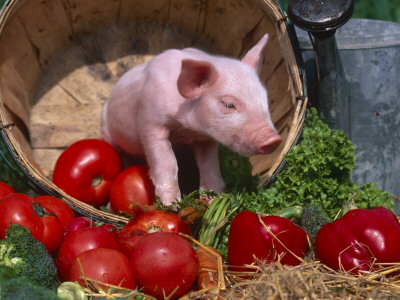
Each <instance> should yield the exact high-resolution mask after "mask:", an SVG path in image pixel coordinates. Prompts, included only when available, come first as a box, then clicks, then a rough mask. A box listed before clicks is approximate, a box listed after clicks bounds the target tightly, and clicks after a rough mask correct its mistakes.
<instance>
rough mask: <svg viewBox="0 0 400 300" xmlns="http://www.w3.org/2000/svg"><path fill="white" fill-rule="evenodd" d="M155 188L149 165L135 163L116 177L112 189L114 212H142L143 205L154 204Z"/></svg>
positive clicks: (131, 213) (111, 202) (111, 196)
mask: <svg viewBox="0 0 400 300" xmlns="http://www.w3.org/2000/svg"><path fill="white" fill-rule="evenodd" d="M154 199H155V189H154V185H153V182H152V181H151V179H150V177H149V167H148V166H147V165H143V164H142V165H134V166H132V167H129V168H127V169H125V170H123V171H122V172H121V173H119V174H118V176H117V177H116V178H115V180H114V182H113V183H112V185H111V189H110V204H111V208H112V210H113V211H114V212H116V213H119V212H126V213H128V214H130V215H131V216H133V217H134V216H136V215H140V214H141V213H142V209H141V206H148V205H152V204H153V201H154Z"/></svg>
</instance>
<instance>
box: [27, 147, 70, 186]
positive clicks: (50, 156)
mask: <svg viewBox="0 0 400 300" xmlns="http://www.w3.org/2000/svg"><path fill="white" fill-rule="evenodd" d="M62 151H63V150H62V149H33V150H32V157H33V159H34V161H36V162H40V167H41V169H42V171H43V175H44V176H45V177H46V178H47V179H49V180H51V179H52V176H53V170H54V166H55V165H56V162H57V159H58V158H59V157H60V155H61V153H62Z"/></svg>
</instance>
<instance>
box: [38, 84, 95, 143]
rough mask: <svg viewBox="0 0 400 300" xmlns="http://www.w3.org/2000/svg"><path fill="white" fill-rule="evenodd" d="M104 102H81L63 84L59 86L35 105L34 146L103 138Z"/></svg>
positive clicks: (49, 91)
mask: <svg viewBox="0 0 400 300" xmlns="http://www.w3.org/2000/svg"><path fill="white" fill-rule="evenodd" d="M54 99H60V101H53V100H54ZM102 105H103V102H102V101H98V102H96V103H91V104H81V103H77V102H75V100H74V99H73V98H72V97H71V95H70V94H69V93H67V92H66V91H65V90H64V89H63V88H62V87H60V86H59V85H55V86H54V87H53V88H52V89H50V90H48V92H47V93H46V94H45V95H43V97H42V98H41V100H40V101H39V102H38V103H37V104H36V105H35V106H34V107H33V108H32V114H31V145H32V147H33V148H65V147H67V146H69V145H70V144H72V143H73V142H75V141H77V140H79V139H84V138H98V137H100V115H101V109H102Z"/></svg>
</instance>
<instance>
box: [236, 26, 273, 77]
mask: <svg viewBox="0 0 400 300" xmlns="http://www.w3.org/2000/svg"><path fill="white" fill-rule="evenodd" d="M267 42H268V33H266V34H265V35H264V36H263V37H262V38H261V40H260V41H259V42H258V43H257V44H256V45H255V46H253V48H251V49H250V50H249V51H248V52H247V53H246V55H245V56H244V57H243V58H242V62H243V63H245V64H246V65H248V66H250V67H252V68H253V69H255V70H256V71H257V72H258V71H259V70H260V68H261V63H262V59H263V57H262V51H263V49H264V47H265V45H266V44H267Z"/></svg>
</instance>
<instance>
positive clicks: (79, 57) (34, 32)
mask: <svg viewBox="0 0 400 300" xmlns="http://www.w3.org/2000/svg"><path fill="white" fill-rule="evenodd" d="M266 32H268V33H269V34H270V40H269V42H268V45H267V47H266V49H265V53H264V56H265V60H264V63H263V66H262V69H261V73H260V76H261V79H262V81H263V82H265V84H266V87H267V90H268V93H269V100H270V111H271V116H272V121H273V122H274V124H275V125H276V128H277V129H278V131H279V132H280V134H281V135H282V138H283V142H282V144H281V145H280V146H279V148H278V149H277V150H276V151H275V152H274V153H273V154H270V155H266V156H256V157H252V158H250V161H251V163H252V165H253V173H254V174H260V175H261V178H262V179H261V182H260V184H261V185H265V184H268V182H270V181H271V179H272V178H273V177H274V176H275V175H276V174H277V173H278V172H279V169H280V167H281V166H282V164H283V156H284V155H285V154H286V153H287V152H288V151H289V150H290V148H291V147H292V145H294V144H295V142H296V139H297V137H298V135H299V133H300V130H301V125H302V121H303V119H304V115H305V106H306V102H307V96H306V93H305V79H304V77H305V76H304V74H303V71H302V69H301V53H300V50H299V48H298V46H297V40H296V37H295V35H294V33H293V32H294V31H293V28H292V27H291V25H289V24H288V22H287V21H286V19H285V18H284V15H283V14H282V11H281V9H280V8H279V6H278V4H276V3H275V2H274V1H273V0H246V1H243V0H172V1H171V0H84V1H82V0H46V1H43V0H20V1H18V0H14V1H13V0H11V1H9V2H8V3H7V4H6V6H5V7H4V8H3V10H2V11H1V15H0V92H1V94H0V100H1V101H0V128H1V129H0V134H1V137H2V139H3V140H4V142H5V144H6V147H7V148H8V150H9V152H10V153H11V155H12V157H13V159H14V160H15V162H16V164H17V165H18V167H19V168H20V169H21V170H22V172H23V174H25V176H26V178H25V180H26V181H27V182H28V183H29V184H30V185H31V186H33V187H34V188H35V189H36V190H38V191H39V192H41V193H48V194H50V195H53V196H56V197H59V198H61V199H63V200H64V201H65V202H67V203H68V204H69V205H70V206H71V207H72V208H73V209H74V210H76V211H77V212H79V213H81V214H83V215H87V216H91V217H93V218H94V219H97V220H103V221H105V222H110V223H114V224H117V225H118V224H119V225H122V224H125V223H126V222H127V219H126V218H124V217H122V216H118V215H114V214H111V213H105V212H103V211H100V210H98V209H95V208H93V207H91V206H89V205H87V204H85V203H82V202H80V201H77V200H76V199H74V198H72V197H70V196H68V195H67V194H65V193H64V192H63V191H62V190H60V189H58V188H57V187H56V186H55V185H54V184H53V183H52V181H51V176H52V170H53V167H54V164H55V162H56V160H57V158H58V156H59V155H60V154H61V152H62V151H63V149H65V148H66V147H67V146H69V145H70V144H72V143H73V142H75V141H77V140H80V139H84V138H100V112H101V109H102V106H103V104H104V103H105V101H106V100H107V98H108V96H109V94H110V91H111V89H112V87H113V85H114V84H115V83H116V81H117V80H118V78H119V77H120V76H121V75H122V74H123V73H124V72H126V71H127V70H128V69H130V68H131V67H132V66H134V65H137V64H139V63H142V62H144V61H147V60H149V59H151V58H152V57H153V56H155V55H157V54H159V53H160V52H162V51H163V50H165V49H169V48H178V49H182V48H185V47H189V46H190V47H197V48H200V49H202V50H205V51H208V52H210V53H212V54H221V55H226V56H231V57H237V58H240V57H242V56H243V54H244V53H245V52H246V51H247V50H248V49H249V48H251V47H252V46H253V45H254V44H255V43H256V42H257V41H258V40H259V39H260V37H261V36H262V35H263V34H264V33H266Z"/></svg>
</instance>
